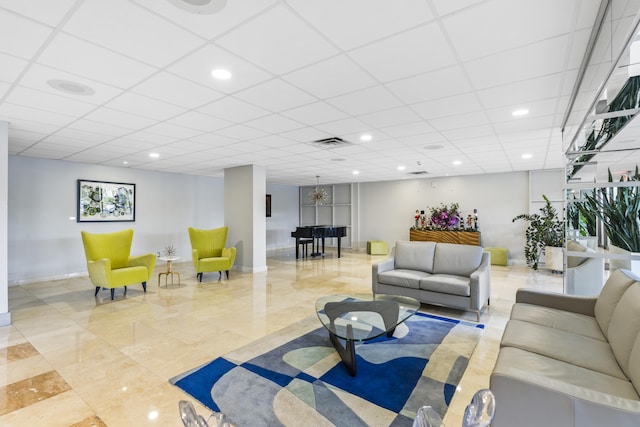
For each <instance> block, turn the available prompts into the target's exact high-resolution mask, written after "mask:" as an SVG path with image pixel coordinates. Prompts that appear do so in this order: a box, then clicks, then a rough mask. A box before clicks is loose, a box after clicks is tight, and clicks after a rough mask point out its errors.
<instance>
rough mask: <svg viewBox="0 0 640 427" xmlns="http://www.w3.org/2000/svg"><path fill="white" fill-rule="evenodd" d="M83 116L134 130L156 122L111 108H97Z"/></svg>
mask: <svg viewBox="0 0 640 427" xmlns="http://www.w3.org/2000/svg"><path fill="white" fill-rule="evenodd" d="M84 118H85V119H89V120H93V121H96V122H100V123H106V124H110V125H114V126H120V127H123V128H127V129H135V130H139V129H144V128H146V127H148V126H151V125H153V124H155V123H156V120H154V119H150V118H147V117H142V116H138V115H135V114H131V113H125V112H122V111H118V110H114V109H112V108H98V109H96V110H94V111H92V112H91V113H89V114H87V115H86V116H84Z"/></svg>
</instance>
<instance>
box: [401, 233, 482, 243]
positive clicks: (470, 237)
mask: <svg viewBox="0 0 640 427" xmlns="http://www.w3.org/2000/svg"><path fill="white" fill-rule="evenodd" d="M409 240H411V241H412V242H413V241H417V242H437V243H457V244H460V245H476V246H481V245H480V232H479V231H440V230H409Z"/></svg>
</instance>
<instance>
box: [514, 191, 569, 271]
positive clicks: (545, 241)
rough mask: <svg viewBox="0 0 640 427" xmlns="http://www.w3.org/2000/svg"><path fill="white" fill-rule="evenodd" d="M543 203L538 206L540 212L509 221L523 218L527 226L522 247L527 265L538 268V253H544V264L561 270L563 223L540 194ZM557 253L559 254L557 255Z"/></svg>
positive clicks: (549, 267) (555, 269)
mask: <svg viewBox="0 0 640 427" xmlns="http://www.w3.org/2000/svg"><path fill="white" fill-rule="evenodd" d="M542 198H543V199H544V201H545V205H544V206H543V207H542V208H540V213H539V214H538V213H535V214H521V215H518V216H516V217H515V218H513V219H512V220H511V221H512V222H515V221H518V220H521V219H522V220H525V221H528V222H529V226H528V227H527V229H526V231H525V236H526V239H527V242H526V244H525V247H524V255H525V258H526V259H527V265H529V266H531V268H533V269H534V270H537V269H538V261H539V260H540V255H541V254H542V253H544V254H545V255H546V266H547V268H548V269H550V270H552V271H562V270H563V267H562V265H563V257H562V248H563V246H564V240H565V239H564V223H563V222H562V221H561V220H560V219H559V218H558V212H557V211H556V208H554V207H553V205H552V204H551V202H550V201H549V198H548V197H547V196H545V195H544V194H543V195H542ZM558 254H559V255H558Z"/></svg>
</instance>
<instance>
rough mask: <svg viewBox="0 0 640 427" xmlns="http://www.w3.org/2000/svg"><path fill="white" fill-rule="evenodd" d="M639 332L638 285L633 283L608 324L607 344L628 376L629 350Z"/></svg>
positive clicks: (639, 289)
mask: <svg viewBox="0 0 640 427" xmlns="http://www.w3.org/2000/svg"><path fill="white" fill-rule="evenodd" d="M639 332H640V283H637V282H636V283H634V284H632V285H631V286H629V289H627V291H626V292H625V293H624V295H623V296H622V298H620V302H619V303H618V305H617V306H616V309H615V310H614V311H613V316H612V317H611V323H609V331H608V337H609V343H610V344H611V349H612V350H613V354H614V355H615V356H616V359H617V360H618V364H619V365H620V367H621V368H622V370H623V371H624V373H625V374H627V375H629V372H630V371H629V359H630V358H631V350H632V348H633V345H634V344H635V341H636V339H637V337H638V333H639Z"/></svg>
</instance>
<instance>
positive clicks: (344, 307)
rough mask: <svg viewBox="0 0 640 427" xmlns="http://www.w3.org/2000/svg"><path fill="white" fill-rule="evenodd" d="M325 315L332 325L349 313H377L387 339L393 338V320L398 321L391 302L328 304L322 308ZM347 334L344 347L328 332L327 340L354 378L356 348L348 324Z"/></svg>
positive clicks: (350, 327)
mask: <svg viewBox="0 0 640 427" xmlns="http://www.w3.org/2000/svg"><path fill="white" fill-rule="evenodd" d="M324 309H325V313H326V314H327V316H328V317H329V319H330V322H331V323H333V322H334V321H335V319H336V318H338V317H339V316H341V315H342V314H344V313H347V312H350V311H370V312H374V313H378V314H379V315H380V316H382V319H383V321H384V324H385V326H386V328H387V337H388V338H391V337H392V336H393V332H394V331H395V329H396V328H395V327H393V328H391V329H390V327H391V326H392V325H395V321H394V319H398V311H399V309H398V304H397V303H395V302H393V301H344V302H329V303H327V304H326V305H325V307H324ZM346 327H347V333H346V338H345V345H344V347H343V346H342V343H341V342H340V339H339V338H338V337H337V336H336V335H335V334H332V333H331V332H329V338H330V339H331V344H333V347H334V348H335V349H336V351H337V352H338V355H340V359H342V363H344V365H345V366H346V368H347V371H348V372H349V375H351V376H352V377H355V376H356V346H355V342H354V341H355V340H354V339H353V327H352V326H351V324H350V323H348V324H347V325H346Z"/></svg>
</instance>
